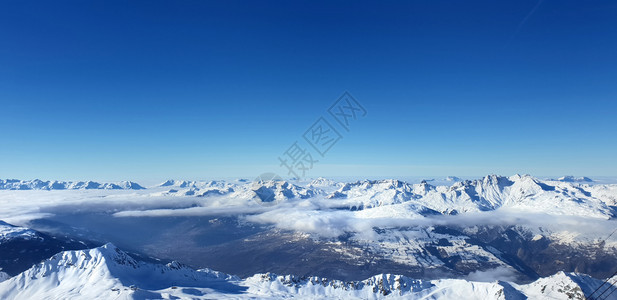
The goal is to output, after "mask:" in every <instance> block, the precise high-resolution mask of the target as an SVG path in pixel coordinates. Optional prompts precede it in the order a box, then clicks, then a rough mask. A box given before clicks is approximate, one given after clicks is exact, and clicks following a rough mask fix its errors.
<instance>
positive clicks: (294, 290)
mask: <svg viewBox="0 0 617 300" xmlns="http://www.w3.org/2000/svg"><path fill="white" fill-rule="evenodd" d="M601 283H602V281H600V280H597V279H594V278H591V277H589V276H586V275H582V274H574V273H570V274H566V273H563V272H560V273H557V274H555V275H553V276H550V277H546V278H541V279H539V280H537V281H535V282H532V283H530V284H526V285H517V284H513V283H508V282H502V281H495V282H472V281H465V280H456V279H444V280H432V281H423V280H415V279H411V278H408V277H405V276H398V275H389V274H382V275H376V276H373V277H371V278H368V279H366V280H362V281H350V282H345V281H339V280H328V279H326V278H318V277H302V278H301V277H296V276H289V275H288V276H277V275H274V274H269V273H268V274H257V275H254V276H251V277H249V278H246V279H240V278H238V277H235V276H230V275H226V274H222V273H219V272H216V271H212V270H209V269H202V270H193V269H191V268H188V267H186V266H183V265H180V264H178V263H170V264H167V265H161V264H151V263H146V262H143V261H138V260H135V259H134V258H132V257H131V256H129V255H127V254H126V253H125V252H123V251H121V250H120V249H118V248H116V247H115V246H114V245H112V244H106V245H104V246H102V247H99V248H94V249H89V250H81V251H66V252H61V253H58V254H56V255H54V256H53V257H51V258H50V259H48V260H45V261H43V262H42V263H40V264H38V265H35V266H33V267H32V268H30V269H29V270H27V271H25V272H23V273H21V274H19V275H17V276H15V277H12V278H9V279H7V280H5V281H4V282H0V298H1V299H178V298H180V299H225V298H233V299H237V298H243V299H244V298H252V299H254V298H258V299H276V298H290V297H301V298H315V299H323V298H330V299H382V298H386V299H390V298H405V299H457V298H459V299H525V298H527V297H529V298H532V299H538V298H544V299H584V297H585V294H589V293H591V292H592V291H593V290H594V289H596V288H597V287H598V286H600V284H601ZM611 291H612V289H611V290H609V291H608V292H607V294H608V293H610V292H611ZM176 297H177V298H176Z"/></svg>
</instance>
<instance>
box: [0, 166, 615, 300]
mask: <svg viewBox="0 0 617 300" xmlns="http://www.w3.org/2000/svg"><path fill="white" fill-rule="evenodd" d="M3 182H4V181H3ZM13 183H14V182H13ZM13 183H12V185H11V186H15V185H13ZM31 184H33V185H34V186H38V187H41V186H43V187H49V186H50V182H48V183H46V184H35V183H31ZM17 186H18V187H19V185H17ZM52 186H53V185H52ZM64 186H65V187H67V186H70V187H74V188H77V189H78V190H73V189H69V188H66V189H65V190H63V191H62V190H59V191H55V192H53V193H49V192H47V191H39V190H30V191H13V190H2V191H0V215H2V216H3V218H4V219H5V220H7V221H11V222H12V223H15V224H19V225H21V226H22V227H7V226H10V225H8V224H4V225H5V227H6V228H5V230H4V231H2V232H5V233H6V234H0V236H6V237H11V238H9V239H5V240H4V241H2V239H1V238H0V263H2V264H1V265H0V267H5V269H3V270H0V271H2V272H6V273H8V274H9V275H16V274H18V273H19V272H22V271H23V270H26V269H27V268H29V267H30V266H32V264H33V263H35V262H38V261H40V259H42V258H45V257H49V256H51V255H52V254H53V253H56V252H58V251H61V250H68V249H84V247H85V245H84V244H81V243H80V242H79V241H87V240H88V239H89V240H90V241H92V242H93V244H92V245H90V246H88V247H93V246H96V245H101V244H103V243H106V242H110V241H111V242H114V243H117V244H118V245H121V246H122V247H127V249H129V250H131V251H133V252H137V253H139V254H140V255H145V256H150V257H155V258H158V259H162V260H166V261H167V260H179V261H182V262H184V263H187V264H190V265H192V266H195V267H198V268H213V269H216V270H220V271H223V272H225V273H228V274H236V275H239V276H242V277H245V278H246V279H244V280H240V279H234V280H236V283H234V284H236V285H238V286H241V287H242V288H243V289H245V290H246V291H248V292H246V293H248V294H251V293H253V294H251V295H255V293H257V295H259V293H258V292H255V291H258V290H259V289H262V290H264V291H265V290H268V289H272V288H278V285H279V283H278V282H281V280H279V279H268V280H266V279H265V278H263V280H262V279H259V280H258V281H257V283H255V284H254V285H251V284H250V282H252V281H251V280H257V279H255V278H254V277H255V276H253V275H254V274H256V273H263V272H275V273H278V274H296V275H297V276H300V277H289V278H294V279H293V281H298V282H299V283H298V286H297V287H294V291H293V293H297V292H299V291H300V290H305V291H307V293H308V291H313V290H314V289H317V288H319V289H321V287H316V286H314V285H313V283H311V282H310V280H309V281H303V280H305V279H307V278H313V277H310V276H318V277H315V278H317V279H311V280H318V281H322V279H321V278H328V279H323V280H325V281H326V282H333V283H332V284H333V285H344V284H346V283H349V282H351V281H353V282H355V283H354V284H356V285H360V284H361V282H363V280H364V279H366V278H369V280H371V278H373V276H375V274H380V273H383V274H400V275H401V276H403V277H401V278H408V279H409V280H411V279H410V278H413V279H414V280H420V279H421V280H423V281H422V282H424V283H426V282H428V283H430V284H433V285H435V286H438V285H439V284H445V282H446V280H445V279H442V278H450V280H458V281H448V282H450V283H452V284H453V283H457V285H458V284H459V283H460V284H462V285H464V286H467V287H469V288H470V289H475V290H477V289H484V288H485V287H487V286H488V285H485V283H474V284H476V285H471V286H469V284H470V281H473V280H477V279H478V278H482V277H483V276H484V277H487V276H494V278H499V279H500V280H502V281H500V282H498V283H496V285H492V287H491V289H494V290H495V291H498V290H500V289H501V288H504V290H506V292H504V293H510V292H512V291H513V290H512V289H511V288H510V286H509V285H511V286H514V283H515V282H516V283H519V284H522V283H526V282H530V281H535V280H537V279H538V278H541V277H547V276H550V275H552V274H555V273H556V272H558V271H565V272H578V273H585V274H590V275H591V276H595V277H597V278H602V277H605V276H609V275H610V274H612V273H613V272H614V271H615V270H613V269H612V268H611V266H614V265H616V264H617V241H616V240H615V235H612V236H611V235H610V233H611V231H612V230H613V229H614V227H615V226H616V225H615V224H616V223H615V215H616V212H617V185H616V184H599V183H598V182H594V183H593V184H592V183H584V182H564V181H559V180H540V179H537V178H534V177H531V176H528V175H522V176H521V175H514V176H510V177H504V176H497V175H489V176H486V177H483V178H480V179H476V180H453V181H450V182H446V181H443V180H435V181H419V180H417V181H412V182H405V181H401V180H392V179H387V180H360V181H353V182H345V181H343V182H339V181H335V180H331V179H326V178H317V179H315V180H312V181H284V180H274V181H263V182H249V181H246V180H242V181H240V180H238V181H235V180H234V181H218V180H217V181H180V180H169V181H166V182H164V183H162V184H160V185H158V186H153V187H149V188H148V189H144V190H131V192H129V193H127V192H124V191H122V190H113V189H110V190H105V189H101V188H99V186H97V188H96V189H95V188H92V189H90V188H87V186H91V185H90V184H85V183H84V184H65V185H64ZM37 189H41V188H37ZM26 227H28V228H32V229H28V228H26ZM42 232H45V233H42ZM28 234H31V235H32V236H33V237H35V238H32V239H30V240H27V239H21V238H13V237H19V236H28ZM46 234H48V235H46ZM58 234H59V235H60V237H61V238H60V239H57V236H55V235H58ZM63 235H67V237H62V236H63ZM38 237H41V238H42V239H39V238H38ZM67 238H68V239H67ZM71 239H73V241H71ZM58 241H61V242H60V243H57V242H58ZM52 246H53V247H52ZM63 247H64V248H63ZM41 249H47V250H41ZM50 249H51V250H50ZM37 251H38V252H37ZM50 251H53V252H50ZM487 274H488V275H487ZM260 276H262V275H260ZM264 276H265V275H264ZM272 276H274V275H271V274H268V275H267V276H266V277H272ZM389 276H392V275H389ZM572 276H574V275H572ZM572 276H571V274H569V275H567V277H568V278H574V277H572ZM576 276H579V275H576ZM581 276H582V275H581ZM251 278H253V279H251ZM260 278H261V277H260ZM272 278H278V277H277V276H274V277H272ZM388 278H390V277H388ZM577 278H578V277H577ZM157 280H158V279H157ZM290 280H291V279H290ZM336 280H342V281H336ZM388 280H390V279H388ZM435 280H437V281H435ZM573 280H574V279H573ZM581 280H582V279H581ZM232 281H233V280H232ZM283 281H284V280H283ZM264 282H270V283H268V284H267V287H264V286H263V285H264V284H266V283H264ZM435 282H440V283H439V284H437V283H435ZM504 282H505V283H504ZM508 282H509V283H508ZM227 283H229V282H227V281H226V284H227ZM506 283H507V284H509V285H506ZM281 284H282V283H281ZM568 284H569V283H568ZM126 286H128V287H130V285H126ZM283 286H285V287H287V285H285V284H283ZM365 286H370V285H368V284H367V285H365ZM480 287H481V288H480ZM141 289H142V290H147V291H148V293H150V292H151V293H154V294H153V295H158V294H161V295H163V292H161V291H160V289H158V288H157V289H150V288H143V287H142V288H141ZM328 289H329V288H328ZM513 289H514V290H516V291H518V292H520V293H523V295H531V294H529V293H535V292H533V291H531V290H530V291H527V290H524V288H523V287H522V286H521V287H518V286H517V287H514V288H513ZM129 290H130V288H129ZM348 290H349V289H347V290H346V291H345V292H340V290H339V289H334V290H332V292H331V293H330V292H327V293H330V294H327V295H330V296H336V295H339V294H338V293H347V291H348ZM422 290H424V291H427V293H433V292H434V291H433V292H429V291H431V289H430V288H428V289H424V288H422ZM445 290H447V289H444V291H445ZM562 290H563V289H562ZM508 291H510V292H508ZM168 292H169V293H171V294H172V295H181V294H178V291H176V289H173V291H172V290H169V291H167V290H166V291H165V292H164V293H168ZM269 292H272V291H271V290H270V291H269ZM409 292H410V293H416V292H420V290H418V288H414V289H413V291H409ZM174 293H176V294H174ZM225 293H226V292H225ZM264 293H265V292H264ZM281 293H282V294H280V295H283V296H286V295H291V294H289V293H292V291H289V290H287V288H285V289H283V290H281ZM363 293H365V292H363V291H356V292H354V294H341V295H344V296H337V297H340V298H347V297H348V296H349V297H359V298H371V297H373V296H370V297H369V296H368V295H373V294H363ZM391 294H393V293H390V294H388V295H391ZM146 295H150V294H146ZM221 295H222V294H221ZM264 295H266V296H267V297H273V296H272V294H264ZM358 295H359V296H358ZM405 295H407V294H405ZM410 295H411V294H410ZM413 295H420V294H413ZM435 295H440V294H439V293H438V292H435ZM514 295H518V294H516V293H514ZM140 297H141V296H140ZM144 297H145V298H148V297H146V296H144ZM165 297H166V296H165ZM186 297H188V296H186ZM204 297H205V296H204ZM234 297H235V296H233V297H232V298H234ZM440 297H446V296H440ZM478 297H479V296H478ZM514 299H516V297H514Z"/></svg>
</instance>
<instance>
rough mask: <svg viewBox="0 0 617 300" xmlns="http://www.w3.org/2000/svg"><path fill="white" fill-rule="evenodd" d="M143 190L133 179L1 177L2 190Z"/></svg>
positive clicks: (0, 186)
mask: <svg viewBox="0 0 617 300" xmlns="http://www.w3.org/2000/svg"><path fill="white" fill-rule="evenodd" d="M91 189H103V190H142V189H144V187H142V186H141V185H139V184H137V183H135V182H132V181H120V182H116V183H98V182H94V181H56V180H52V181H43V180H39V179H34V180H18V179H6V180H3V179H0V190H91Z"/></svg>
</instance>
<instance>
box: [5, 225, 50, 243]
mask: <svg viewBox="0 0 617 300" xmlns="http://www.w3.org/2000/svg"><path fill="white" fill-rule="evenodd" d="M37 238H40V236H39V235H38V234H37V233H36V231H34V230H32V229H28V228H25V227H19V226H13V225H11V224H8V223H5V222H4V221H0V243H2V242H5V241H7V240H13V239H25V240H30V239H37Z"/></svg>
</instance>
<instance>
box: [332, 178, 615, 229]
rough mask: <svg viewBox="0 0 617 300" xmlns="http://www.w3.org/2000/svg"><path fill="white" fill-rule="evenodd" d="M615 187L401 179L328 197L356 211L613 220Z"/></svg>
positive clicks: (347, 187)
mask: <svg viewBox="0 0 617 300" xmlns="http://www.w3.org/2000/svg"><path fill="white" fill-rule="evenodd" d="M611 186H612V185H599V186H585V185H573V184H571V183H566V182H550V181H547V182H543V181H541V180H539V179H536V178H534V177H531V176H529V175H522V176H521V175H514V176H510V177H503V176H497V175H489V176H486V177H484V178H482V179H478V180H464V181H458V182H456V183H454V184H453V185H452V186H433V185H431V184H429V183H427V182H426V181H423V182H421V183H419V184H409V183H406V182H403V181H399V180H365V181H357V182H354V183H346V184H344V185H343V186H342V187H341V188H339V189H338V190H336V191H334V192H332V193H330V194H329V195H328V196H327V198H328V199H333V200H340V201H341V203H343V204H345V205H347V206H349V207H350V208H352V209H367V208H375V207H381V206H387V205H396V204H400V203H412V204H414V205H415V207H418V208H420V209H421V210H424V211H434V212H438V213H440V214H460V213H466V212H481V211H491V210H496V209H500V208H508V209H516V210H523V211H534V212H546V213H551V214H556V215H579V216H587V217H597V218H605V219H609V218H611V217H613V216H614V210H613V209H612V208H611V207H609V206H611V205H614V203H615V196H616V194H615V191H616V189H614V188H607V187H611ZM598 191H603V192H598ZM607 192H608V193H607Z"/></svg>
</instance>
